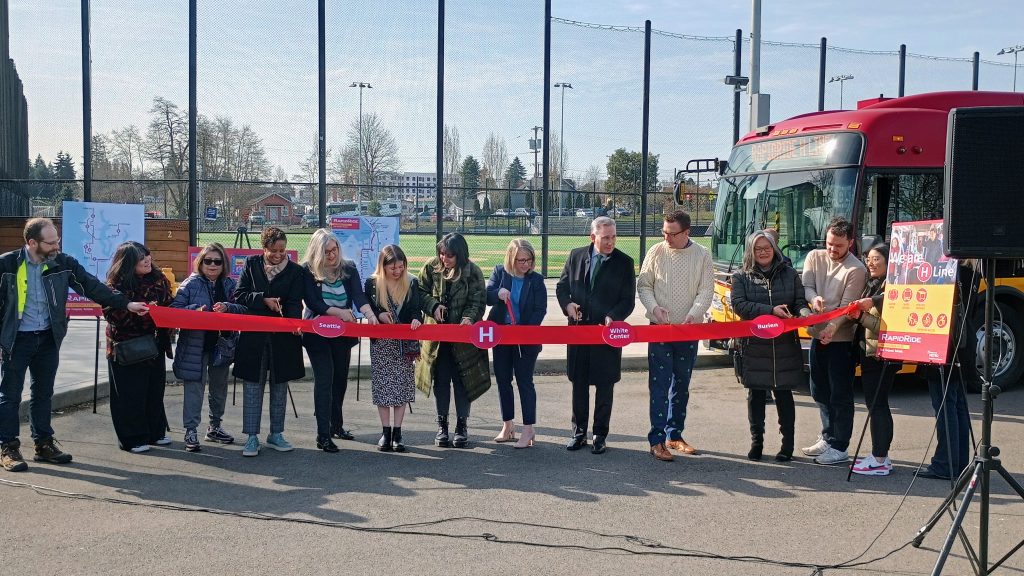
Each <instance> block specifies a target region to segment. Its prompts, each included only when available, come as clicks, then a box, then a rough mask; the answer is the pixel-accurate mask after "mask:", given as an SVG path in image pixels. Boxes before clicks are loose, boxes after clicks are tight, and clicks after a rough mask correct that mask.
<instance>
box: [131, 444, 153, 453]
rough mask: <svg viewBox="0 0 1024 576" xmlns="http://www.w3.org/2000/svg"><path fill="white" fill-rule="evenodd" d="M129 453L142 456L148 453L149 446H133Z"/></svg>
mask: <svg viewBox="0 0 1024 576" xmlns="http://www.w3.org/2000/svg"><path fill="white" fill-rule="evenodd" d="M131 452H134V453H135V454H142V453H143V452H149V444H142V445H140V446H135V447H134V448H132V449H131Z"/></svg>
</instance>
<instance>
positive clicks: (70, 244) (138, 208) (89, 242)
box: [61, 201, 146, 316]
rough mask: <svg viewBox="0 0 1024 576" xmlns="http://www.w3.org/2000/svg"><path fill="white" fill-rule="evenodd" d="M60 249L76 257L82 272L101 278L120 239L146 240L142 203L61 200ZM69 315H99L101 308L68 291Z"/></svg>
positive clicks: (108, 266) (143, 241) (105, 272)
mask: <svg viewBox="0 0 1024 576" xmlns="http://www.w3.org/2000/svg"><path fill="white" fill-rule="evenodd" d="M61 224H62V225H61V236H62V238H61V250H63V251H64V253H66V254H68V255H69V256H72V257H74V258H75V260H78V262H79V263H80V264H81V265H82V266H83V267H84V268H85V270H86V272H88V273H90V274H92V275H93V276H95V277H97V278H99V279H100V281H101V282H102V281H104V280H105V279H106V277H107V271H109V270H110V265H111V263H112V261H113V256H114V252H115V251H116V250H117V247H118V245H119V244H121V243H122V242H127V241H129V240H134V241H136V242H139V243H140V244H145V242H146V218H145V209H144V207H143V205H142V204H107V203H102V202H71V201H66V202H64V206H63V220H62V222H61ZM67 298H68V301H67V312H68V315H70V316H99V315H100V314H101V313H102V309H101V307H100V306H99V305H98V304H95V303H93V302H92V300H89V299H88V298H86V297H85V296H81V295H79V294H76V293H74V292H72V291H70V290H69V291H68V296H67Z"/></svg>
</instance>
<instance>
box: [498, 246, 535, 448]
mask: <svg viewBox="0 0 1024 576" xmlns="http://www.w3.org/2000/svg"><path fill="white" fill-rule="evenodd" d="M534 261H535V252H534V250H533V246H531V245H530V243H529V242H527V241H526V240H522V239H519V238H517V239H515V240H513V241H511V242H509V244H508V250H506V252H505V264H504V265H503V266H495V267H494V272H493V273H491V278H490V279H489V280H488V281H487V304H488V305H490V306H491V307H492V308H491V312H490V314H488V316H487V319H488V320H490V321H492V322H494V323H496V324H507V325H512V324H515V325H521V326H539V325H540V323H541V321H542V320H544V314H545V313H546V312H547V309H548V292H547V288H546V287H545V286H544V277H543V276H541V275H540V274H538V273H537V272H535V271H534V269H533V268H534ZM510 309H511V312H512V315H511V317H510V315H509V310H510ZM540 350H541V346H540V345H539V344H535V345H526V344H524V345H512V346H495V347H494V379H495V380H496V381H497V383H498V399H499V400H500V403H501V419H502V420H503V422H504V423H503V424H502V426H501V432H500V433H499V434H498V435H497V436H496V437H495V438H494V441H495V442H515V441H516V434H515V425H514V424H513V422H512V419H513V418H515V413H516V412H515V410H516V409H515V399H514V397H513V394H512V376H513V375H515V379H516V384H517V385H518V386H519V402H520V404H521V405H522V409H523V433H522V434H521V435H520V437H519V441H518V442H516V444H515V447H516V448H527V447H529V446H532V445H533V439H534V436H535V434H534V431H533V425H534V424H535V423H536V422H537V392H536V390H535V389H534V387H533V370H534V367H535V366H536V364H537V356H538V355H540Z"/></svg>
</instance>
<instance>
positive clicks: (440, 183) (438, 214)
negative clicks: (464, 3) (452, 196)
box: [434, 0, 444, 242]
mask: <svg viewBox="0 0 1024 576" xmlns="http://www.w3.org/2000/svg"><path fill="white" fill-rule="evenodd" d="M436 137H437V154H436V156H437V163H436V165H435V168H436V170H437V191H436V194H435V197H434V217H435V218H436V219H437V228H436V230H435V231H434V236H436V237H437V240H438V242H440V241H441V236H443V235H444V0H437V134H436Z"/></svg>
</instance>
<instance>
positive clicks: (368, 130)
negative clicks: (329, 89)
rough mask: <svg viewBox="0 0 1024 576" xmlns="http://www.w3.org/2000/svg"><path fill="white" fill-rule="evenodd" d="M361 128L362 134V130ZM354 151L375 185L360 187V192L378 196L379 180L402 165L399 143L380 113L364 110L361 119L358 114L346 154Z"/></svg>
mask: <svg viewBox="0 0 1024 576" xmlns="http://www.w3.org/2000/svg"><path fill="white" fill-rule="evenodd" d="M360 124H361V126H360ZM360 128H362V135H360V133H359V130H360ZM360 136H362V137H361V138H360ZM353 154H354V155H355V157H356V159H357V165H358V166H359V167H360V168H361V171H362V175H363V177H364V178H365V182H366V183H367V184H370V186H371V187H370V190H366V189H362V190H360V195H362V196H363V197H364V198H366V199H368V200H373V199H374V198H373V196H374V194H373V192H372V190H373V186H374V185H376V184H379V183H380V182H381V181H382V179H383V177H384V176H385V175H387V174H390V173H395V172H398V171H400V170H401V168H402V163H401V161H400V160H399V159H398V143H397V142H396V141H395V137H394V136H392V135H391V132H390V131H389V130H388V129H387V128H385V127H384V125H383V123H382V122H381V120H380V117H379V116H377V115H376V114H363V120H362V122H361V123H360V122H359V119H358V118H357V119H356V120H354V121H353V122H352V125H351V126H350V127H349V132H348V143H347V145H346V151H345V156H349V155H353Z"/></svg>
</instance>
